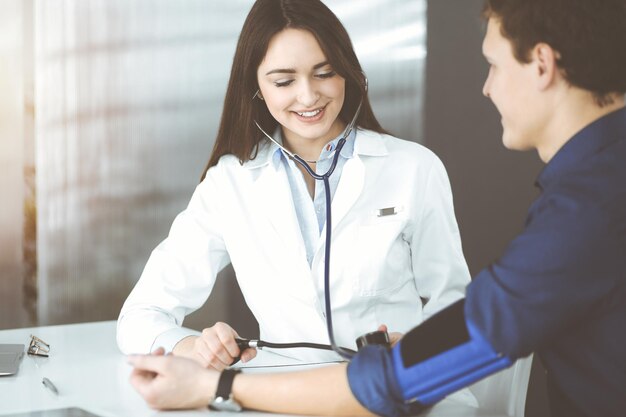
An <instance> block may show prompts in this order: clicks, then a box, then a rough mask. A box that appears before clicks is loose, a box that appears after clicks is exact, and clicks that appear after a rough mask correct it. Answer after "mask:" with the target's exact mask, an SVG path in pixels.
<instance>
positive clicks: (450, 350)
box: [348, 300, 512, 416]
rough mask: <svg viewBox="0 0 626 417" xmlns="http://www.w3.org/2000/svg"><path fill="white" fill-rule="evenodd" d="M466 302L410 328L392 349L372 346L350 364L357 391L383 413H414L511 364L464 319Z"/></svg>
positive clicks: (369, 406)
mask: <svg viewBox="0 0 626 417" xmlns="http://www.w3.org/2000/svg"><path fill="white" fill-rule="evenodd" d="M464 304H465V303H464V300H461V301H458V302H456V303H454V304H452V305H451V306H449V307H448V308H446V309H444V310H442V311H441V312H439V313H438V314H436V315H434V316H433V317H431V318H430V319H429V320H427V321H425V322H424V323H422V324H421V325H420V326H417V327H416V328H414V329H413V330H411V331H410V332H408V333H407V334H406V335H405V336H404V337H403V338H402V340H401V341H400V342H399V343H398V344H397V345H396V346H395V347H394V348H393V349H391V350H389V349H385V348H383V347H378V346H368V347H365V348H363V349H362V350H360V351H359V353H358V354H357V355H356V356H355V357H354V358H353V359H352V362H351V363H350V365H349V366H348V381H349V384H350V389H351V390H352V393H353V394H354V396H355V397H356V398H357V400H358V401H359V402H360V403H361V404H362V405H363V406H364V407H366V408H367V409H368V410H370V411H372V412H373V413H376V414H378V415H382V416H404V415H414V414H416V413H418V412H419V411H421V410H423V409H425V408H427V407H430V406H432V405H433V404H435V403H436V402H438V401H440V400H441V399H443V398H445V397H446V396H447V395H449V394H451V393H453V392H454V391H457V390H459V389H461V388H463V387H466V386H468V385H470V384H472V383H474V382H476V381H477V380H479V379H482V378H484V377H485V376H487V375H490V374H492V373H494V372H497V371H499V370H501V369H503V368H506V367H508V366H510V365H511V363H512V361H511V360H510V359H509V358H507V357H506V356H504V355H501V354H498V353H497V352H496V351H495V350H494V349H493V348H492V347H491V344H490V343H489V342H488V341H487V340H486V339H485V338H484V337H483V336H482V335H481V334H480V332H479V331H478V330H477V328H476V327H475V326H474V325H473V324H472V323H471V322H470V321H469V320H467V319H466V318H465V314H464Z"/></svg>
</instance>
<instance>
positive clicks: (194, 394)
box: [128, 348, 219, 410]
mask: <svg viewBox="0 0 626 417" xmlns="http://www.w3.org/2000/svg"><path fill="white" fill-rule="evenodd" d="M128 362H129V363H130V364H131V365H132V366H133V367H134V368H135V369H133V371H132V373H131V375H130V383H131V385H132V386H133V387H135V389H136V390H137V391H138V392H139V394H140V395H141V396H142V397H143V398H144V400H146V403H148V405H149V406H150V407H151V408H155V409H159V410H167V409H183V408H199V407H206V406H208V405H209V402H210V401H211V399H212V398H213V394H215V391H216V390H217V380H218V378H219V373H218V372H215V371H212V370H208V369H204V368H202V367H201V366H200V365H198V363H196V362H194V361H192V360H190V359H187V358H177V357H175V356H173V355H168V356H163V349H162V348H159V349H157V350H156V351H155V352H154V354H152V355H131V356H129V357H128Z"/></svg>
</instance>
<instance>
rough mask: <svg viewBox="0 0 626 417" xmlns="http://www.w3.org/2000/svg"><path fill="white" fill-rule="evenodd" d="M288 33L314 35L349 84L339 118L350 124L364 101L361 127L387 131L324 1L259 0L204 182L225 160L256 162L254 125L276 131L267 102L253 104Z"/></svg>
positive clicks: (244, 33)
mask: <svg viewBox="0 0 626 417" xmlns="http://www.w3.org/2000/svg"><path fill="white" fill-rule="evenodd" d="M287 28H292V29H303V30H307V31H309V32H310V33H312V34H313V36H315V38H316V39H317V42H318V43H319V44H320V47H321V49H322V51H323V52H324V55H325V56H326V59H327V60H328V62H329V63H330V65H331V66H332V67H333V70H334V71H335V72H337V74H339V75H340V76H341V77H343V78H344V79H345V80H346V92H345V100H344V104H343V107H342V109H341V112H340V113H339V118H340V119H341V120H342V121H343V122H344V123H346V124H347V123H349V122H350V120H351V119H352V117H354V113H355V112H356V109H357V107H358V105H359V102H360V100H361V98H362V99H363V104H362V107H361V112H360V114H359V117H358V118H357V121H356V126H359V127H362V128H366V129H370V130H374V131H377V132H381V133H384V132H385V131H384V129H383V128H382V127H381V126H380V124H379V123H378V121H377V120H376V117H375V116H374V112H373V111H372V107H371V105H370V102H369V99H368V97H367V91H366V87H365V79H364V75H363V70H362V69H361V64H360V63H359V60H358V58H357V57H356V54H355V52H354V48H353V47H352V42H351V41H350V37H349V36H348V32H347V31H346V29H345V28H344V27H343V25H342V24H341V22H340V21H339V19H338V18H337V16H335V14H334V13H333V12H332V11H330V9H329V8H328V7H326V6H325V5H324V3H322V2H321V1H319V0H257V1H256V2H255V3H254V5H253V6H252V9H251V10H250V13H248V16H247V17H246V21H245V22H244V24H243V28H242V30H241V34H240V35H239V40H238V41H237V48H236V50H235V57H234V58H233V66H232V69H231V72H230V80H229V81H228V88H227V90H226V98H225V99H224V107H223V110H222V118H221V120H220V127H219V130H218V132H217V137H216V139H215V145H214V146H213V152H212V153H211V158H210V159H209V162H208V164H207V166H206V168H205V169H204V172H203V173H202V179H204V177H205V175H206V172H207V171H208V169H209V168H210V167H212V166H214V165H216V164H217V162H218V161H219V159H220V158H221V157H222V156H224V155H227V154H232V155H235V156H236V157H237V158H239V161H240V162H241V163H242V164H243V163H244V162H246V161H249V160H251V159H254V158H255V157H256V153H257V151H258V144H259V142H260V141H261V140H262V138H263V136H262V134H261V132H259V130H258V128H257V127H256V126H255V125H254V120H256V121H257V122H258V123H259V125H261V127H262V128H263V129H264V130H265V131H266V132H273V131H274V130H275V129H276V127H277V125H278V122H277V121H276V120H275V119H274V118H273V117H272V115H271V114H270V112H269V110H268V109H267V107H266V105H265V104H264V102H262V101H260V100H253V99H252V97H253V96H254V94H255V92H256V91H257V90H258V88H259V87H258V83H257V69H258V68H259V65H260V64H261V62H262V61H263V58H264V57H265V54H266V52H267V48H268V45H269V43H270V40H271V39H272V37H274V35H276V34H277V33H279V32H281V31H282V30H284V29H287Z"/></svg>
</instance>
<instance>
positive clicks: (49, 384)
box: [41, 377, 59, 395]
mask: <svg viewBox="0 0 626 417" xmlns="http://www.w3.org/2000/svg"><path fill="white" fill-rule="evenodd" d="M41 383H42V384H43V385H44V386H45V387H46V388H48V389H49V390H50V391H52V392H53V393H55V394H56V395H59V390H58V389H57V387H55V386H54V384H53V383H52V381H50V380H49V379H48V378H46V377H44V378H43V379H42V380H41Z"/></svg>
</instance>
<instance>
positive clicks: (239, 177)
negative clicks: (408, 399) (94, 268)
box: [117, 130, 470, 360]
mask: <svg viewBox="0 0 626 417" xmlns="http://www.w3.org/2000/svg"><path fill="white" fill-rule="evenodd" d="M269 148H270V147H269V146H265V145H262V146H261V147H260V149H259V152H258V155H257V157H256V158H255V159H254V160H252V161H248V162H246V163H244V164H243V165H241V164H240V163H239V161H238V159H237V158H236V157H234V156H232V155H227V156H224V157H222V158H221V159H220V161H219V163H218V164H217V165H216V166H214V167H212V168H211V169H210V170H209V171H208V173H207V176H206V178H205V180H204V181H202V183H201V184H199V185H198V186H197V188H196V190H195V192H194V194H193V196H192V198H191V201H190V203H189V206H188V207H187V209H186V210H184V211H183V212H182V213H180V214H179V215H178V216H177V217H176V219H175V221H174V223H173V225H172V228H171V231H170V234H169V236H168V237H167V238H166V239H165V240H164V241H163V242H162V243H161V244H160V245H159V246H158V247H157V248H156V249H155V250H154V251H153V252H152V255H151V256H150V259H149V260H148V263H147V265H146V267H145V269H144V271H143V274H142V276H141V278H140V280H139V281H138V282H137V285H136V286H135V288H134V289H133V291H132V292H131V294H130V295H129V297H128V299H127V300H126V303H125V304H124V306H123V308H122V311H121V313H120V317H119V320H118V333H117V340H118V344H119V347H120V349H121V350H122V351H123V352H125V353H139V352H148V351H150V350H151V349H153V348H156V347H157V346H153V343H154V341H155V339H156V338H157V337H159V344H160V345H165V346H164V347H165V348H166V349H167V350H169V349H172V348H173V346H174V344H175V343H176V342H178V341H179V340H181V339H182V338H183V337H185V336H188V335H190V334H194V333H196V332H194V331H192V330H189V329H185V328H181V325H182V324H183V319H184V318H185V316H186V315H187V314H190V313H191V312H193V311H194V310H196V309H198V308H199V307H201V306H202V304H203V303H204V302H205V301H206V299H207V297H208V296H209V294H210V293H211V289H212V288H213V284H214V283H215V278H216V274H217V273H218V272H219V271H220V270H221V269H222V268H223V267H224V266H226V265H227V264H228V263H229V262H232V264H233V267H234V270H235V273H236V275H237V280H238V281H239V285H240V287H241V289H242V292H243V295H244V297H245V300H246V303H247V304H248V306H249V308H250V310H251V311H252V312H253V314H254V315H255V317H256V319H257V320H258V322H259V326H260V334H261V339H263V340H267V341H271V342H301V341H307V342H318V343H328V337H327V330H326V323H325V316H324V236H325V233H326V232H325V229H324V230H323V231H322V235H321V236H322V237H321V238H320V241H319V246H318V248H317V252H316V254H315V256H314V258H313V262H312V265H311V266H309V263H308V262H307V257H306V251H305V246H304V242H303V239H302V235H301V232H300V227H299V225H298V221H297V217H296V213H295V210H294V205H293V204H294V203H293V199H292V196H291V191H290V187H289V183H288V179H287V175H286V172H285V168H284V164H276V165H275V164H273V163H272V158H271V155H270V151H269ZM318 186H321V185H318ZM390 207H393V208H395V209H396V211H397V214H395V215H387V216H381V217H379V216H378V214H379V210H380V209H383V208H390ZM332 223H333V225H332V228H333V229H332V245H331V248H332V252H331V253H332V255H331V268H330V271H331V302H332V311H333V323H334V329H335V338H336V340H337V343H338V344H340V345H342V346H345V347H350V348H353V349H355V348H356V347H355V339H356V338H357V337H358V336H360V335H362V334H364V333H367V332H370V331H373V330H376V329H377V327H378V326H379V325H380V324H386V325H387V326H388V328H389V330H390V331H398V332H406V331H408V330H409V329H411V328H412V327H414V326H415V325H417V324H419V323H420V322H422V321H423V320H424V319H425V318H427V317H428V316H430V315H432V314H433V313H434V312H436V311H438V310H440V309H441V308H443V307H445V306H446V305H448V304H450V303H452V302H453V301H456V300H458V299H459V298H461V297H462V296H463V295H464V291H465V286H466V285H467V284H468V283H469V281H470V278H469V271H468V269H467V265H466V263H465V260H464V257H463V253H462V249H461V241H460V236H459V230H458V226H457V223H456V220H455V217H454V209H453V204H452V194H451V190H450V184H449V181H448V177H447V175H446V172H445V169H444V167H443V165H442V163H441V161H440V160H439V159H438V158H437V157H436V156H435V155H434V154H433V153H432V152H431V151H429V150H428V149H426V148H425V147H423V146H421V145H419V144H416V143H412V142H408V141H404V140H400V139H397V138H394V137H391V136H389V135H382V134H378V133H375V132H371V131H366V130H359V131H358V132H357V135H356V139H355V147H354V157H353V158H350V159H349V160H348V161H347V162H346V164H345V166H344V168H343V173H342V176H341V179H340V181H339V184H338V187H337V191H336V194H335V196H334V198H333V201H332ZM213 324H214V320H212V319H211V317H207V318H206V327H210V326H212V325H213ZM235 330H237V329H235ZM280 353H282V354H291V355H296V356H297V357H299V358H302V359H303V360H325V359H330V358H333V359H336V358H337V357H338V356H335V354H334V353H332V352H325V351H317V350H310V349H294V350H291V351H290V352H285V351H280Z"/></svg>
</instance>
